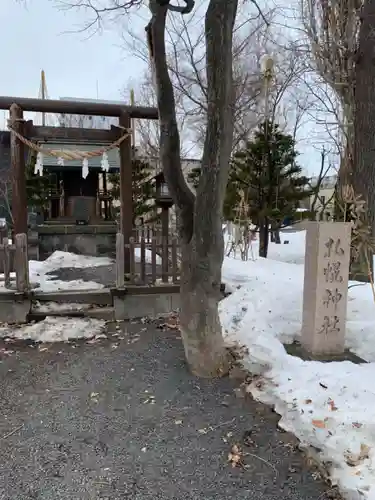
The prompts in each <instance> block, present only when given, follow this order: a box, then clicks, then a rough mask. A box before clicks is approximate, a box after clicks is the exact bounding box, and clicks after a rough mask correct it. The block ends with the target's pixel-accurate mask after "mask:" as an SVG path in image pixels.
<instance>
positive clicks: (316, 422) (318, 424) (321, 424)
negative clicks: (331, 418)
mask: <svg viewBox="0 0 375 500" xmlns="http://www.w3.org/2000/svg"><path fill="white" fill-rule="evenodd" d="M312 424H313V426H314V427H317V428H318V429H325V428H326V424H325V422H324V420H313V421H312Z"/></svg>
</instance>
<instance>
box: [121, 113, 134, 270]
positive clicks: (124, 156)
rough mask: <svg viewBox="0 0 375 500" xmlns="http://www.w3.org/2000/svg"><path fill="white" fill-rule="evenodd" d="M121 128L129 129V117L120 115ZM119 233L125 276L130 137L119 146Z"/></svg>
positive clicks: (130, 185) (130, 217) (130, 223)
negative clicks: (122, 249) (121, 237)
mask: <svg viewBox="0 0 375 500" xmlns="http://www.w3.org/2000/svg"><path fill="white" fill-rule="evenodd" d="M119 124H120V127H122V128H130V117H129V115H128V114H126V113H122V114H121V116H120V118H119ZM120 202H121V205H120V231H121V233H122V234H123V235H124V242H125V253H124V261H125V262H124V269H125V274H128V273H130V253H129V250H130V248H129V247H128V246H127V245H128V244H129V241H130V238H131V237H132V230H133V183H132V147H131V136H130V135H129V137H128V138H127V139H125V140H123V141H122V143H121V144H120Z"/></svg>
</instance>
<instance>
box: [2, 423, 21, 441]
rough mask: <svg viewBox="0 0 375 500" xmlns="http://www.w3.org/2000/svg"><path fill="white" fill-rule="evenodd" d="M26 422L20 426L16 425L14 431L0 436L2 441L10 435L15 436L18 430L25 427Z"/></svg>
mask: <svg viewBox="0 0 375 500" xmlns="http://www.w3.org/2000/svg"><path fill="white" fill-rule="evenodd" d="M24 425H25V424H22V425H19V426H18V427H16V428H15V429H13V430H12V431H10V432H8V434H5V435H4V436H2V437H1V438H0V441H3V440H4V439H7V438H8V437H10V436H13V434H15V433H16V432H18V431H19V430H20V429H22V427H24Z"/></svg>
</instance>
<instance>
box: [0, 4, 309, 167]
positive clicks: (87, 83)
mask: <svg viewBox="0 0 375 500" xmlns="http://www.w3.org/2000/svg"><path fill="white" fill-rule="evenodd" d="M2 4H6V7H4V5H2V8H1V9H0V25H1V27H2V32H1V35H2V40H3V50H2V54H1V59H2V65H1V66H2V71H1V78H0V95H10V96H22V97H38V93H39V87H40V73H41V70H42V69H44V71H45V73H46V81H47V89H48V97H49V98H50V99H59V98H60V97H76V98H77V97H78V98H79V97H84V98H97V97H98V98H100V99H109V100H120V99H122V92H123V91H124V88H125V87H126V86H127V84H128V83H129V81H130V80H132V79H133V80H136V79H137V77H139V76H140V75H141V73H142V71H143V69H144V67H143V66H142V63H141V62H140V61H139V60H138V59H137V58H136V57H134V56H131V55H129V54H126V52H125V50H124V49H123V47H121V45H122V40H121V36H120V26H119V24H117V25H116V24H114V23H111V24H109V25H108V29H107V30H105V31H103V32H102V33H100V34H96V35H94V36H91V37H88V34H87V33H77V31H78V30H79V29H82V28H83V27H84V26H85V25H86V23H87V21H88V14H87V13H85V12H83V11H77V10H70V11H69V10H65V11H62V10H61V9H58V8H57V7H56V4H55V3H54V2H53V0H25V1H24V2H23V1H21V0H20V1H19V2H18V1H17V0H2ZM146 22H147V18H146V17H145V18H144V19H143V18H142V17H141V16H140V14H139V15H136V16H134V15H133V16H132V19H131V26H132V30H133V31H135V32H139V33H140V34H141V36H143V33H144V26H145V25H146ZM67 32H69V33H67ZM135 93H136V97H137V89H135ZM0 118H1V120H0V128H5V123H6V122H5V112H4V113H3V114H2V115H1V114H0ZM28 118H33V119H35V118H36V117H35V115H34V116H28ZM38 121H39V120H38ZM51 124H52V123H51ZM297 148H298V149H299V150H300V151H301V152H302V155H301V156H302V157H301V158H300V160H302V161H300V163H301V165H303V166H305V167H306V168H307V170H308V171H309V172H310V173H313V172H314V171H316V169H317V168H318V163H319V155H318V154H317V152H316V150H315V148H313V149H312V148H311V145H310V144H307V143H306V142H305V141H303V143H301V142H300V143H299V144H298V145H297Z"/></svg>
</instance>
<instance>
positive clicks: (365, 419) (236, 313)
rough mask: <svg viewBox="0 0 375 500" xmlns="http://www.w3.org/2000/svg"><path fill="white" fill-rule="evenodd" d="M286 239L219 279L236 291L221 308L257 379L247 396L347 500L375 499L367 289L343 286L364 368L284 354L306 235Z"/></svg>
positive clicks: (374, 364) (294, 328) (230, 338)
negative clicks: (314, 454) (269, 412)
mask: <svg viewBox="0 0 375 500" xmlns="http://www.w3.org/2000/svg"><path fill="white" fill-rule="evenodd" d="M285 237H287V238H288V239H289V241H290V244H289V245H275V244H270V256H272V259H259V258H258V259H257V260H256V261H254V262H253V261H248V262H242V261H240V260H234V259H230V258H226V259H225V261H224V265H223V281H224V282H225V283H228V284H229V285H230V287H231V288H232V290H233V291H234V293H233V294H232V295H231V296H229V297H227V298H226V299H225V300H223V301H222V302H221V304H220V317H221V321H222V325H223V330H224V335H225V338H226V341H227V343H228V344H233V343H237V344H240V345H245V346H246V347H247V349H248V354H247V355H245V357H244V359H243V364H244V366H245V368H247V369H249V370H250V371H252V372H253V373H256V374H260V375H261V378H260V379H259V380H257V381H256V382H254V383H253V385H252V386H251V387H250V390H251V393H252V394H253V396H254V397H255V398H256V399H258V400H260V401H262V402H264V403H267V404H270V405H274V406H275V409H276V411H277V412H278V413H279V414H280V415H281V420H280V426H281V427H282V428H284V429H285V430H288V431H290V432H293V434H295V435H296V436H297V437H298V438H299V439H300V441H301V442H302V443H303V444H304V445H307V446H314V447H315V448H317V449H318V451H319V456H320V459H321V460H322V462H324V463H325V464H326V466H327V469H328V471H329V473H330V476H331V479H332V482H333V483H334V484H338V485H339V487H340V489H341V491H342V492H343V493H344V494H345V495H346V496H347V498H350V499H353V498H355V499H357V498H368V499H375V469H374V467H373V465H372V461H373V459H374V458H375V457H374V453H375V384H374V382H373V381H374V380H375V304H374V302H373V298H372V293H371V288H370V286H369V285H360V286H354V287H351V288H350V289H349V301H348V322H347V336H346V344H347V347H348V348H350V349H351V350H352V351H353V352H355V353H356V354H357V355H359V356H360V357H362V358H363V359H366V360H367V361H369V364H365V365H354V364H353V363H350V362H340V363H320V362H313V361H302V360H300V359H299V358H296V357H293V356H289V355H288V354H287V353H286V351H285V349H284V346H283V343H284V344H285V343H291V342H293V341H294V340H295V339H298V337H299V335H300V330H301V320H302V291H303V265H302V264H303V261H304V256H303V253H304V237H305V235H304V232H300V233H289V234H287V236H286V235H284V238H285ZM277 259H279V261H277ZM280 261H282V262H280ZM292 262H294V263H292ZM296 263H297V264H296ZM351 285H353V284H351ZM354 285H356V284H354ZM357 285H358V284H357Z"/></svg>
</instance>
